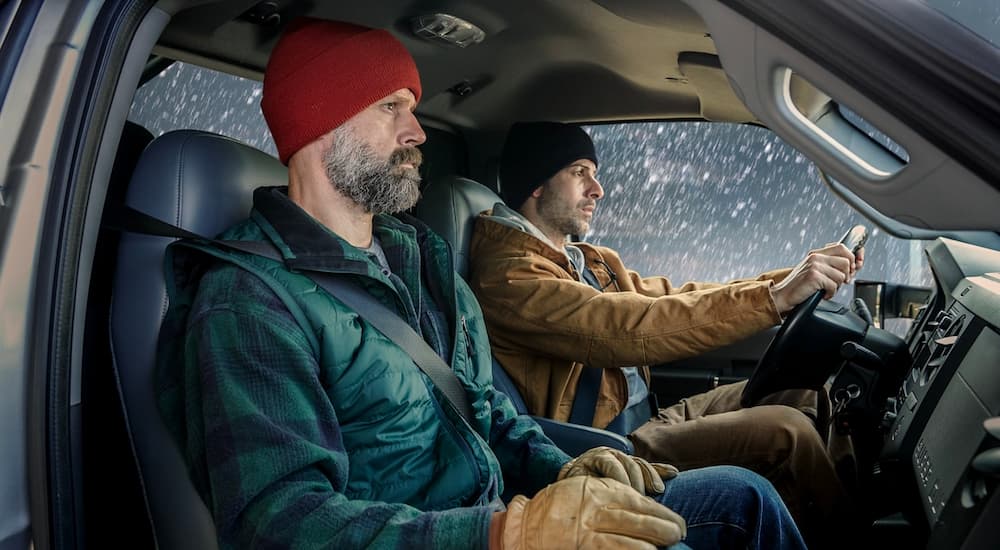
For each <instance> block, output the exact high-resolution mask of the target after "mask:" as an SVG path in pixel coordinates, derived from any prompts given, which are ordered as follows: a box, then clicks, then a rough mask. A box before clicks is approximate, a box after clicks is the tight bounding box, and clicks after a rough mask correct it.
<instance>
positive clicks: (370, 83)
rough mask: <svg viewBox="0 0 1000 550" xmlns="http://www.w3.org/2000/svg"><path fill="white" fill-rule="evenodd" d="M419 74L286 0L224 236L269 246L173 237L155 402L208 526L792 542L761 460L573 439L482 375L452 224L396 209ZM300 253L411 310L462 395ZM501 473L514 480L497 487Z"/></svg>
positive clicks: (366, 540) (352, 537)
mask: <svg viewBox="0 0 1000 550" xmlns="http://www.w3.org/2000/svg"><path fill="white" fill-rule="evenodd" d="M420 94H421V88H420V81H419V78H418V75H417V70H416V66H415V65H414V62H413V59H412V58H411V57H410V55H409V54H408V53H407V51H406V50H405V48H404V47H403V46H402V44H400V43H399V42H398V41H397V40H396V39H395V38H394V37H393V36H392V35H391V34H389V33H388V32H386V31H383V30H374V29H369V28H365V27H360V26H357V25H352V24H348V23H338V22H331V21H322V20H317V19H300V20H297V21H296V22H294V23H293V24H292V25H290V26H289V28H288V29H286V32H285V34H284V35H283V36H282V38H281V39H280V40H279V42H278V43H277V45H276V46H275V48H274V50H273V53H272V55H271V59H270V62H269V63H268V66H267V70H266V72H265V77H264V95H263V100H262V103H261V108H262V110H263V112H264V116H265V118H266V119H267V123H268V125H269V127H270V129H271V133H272V134H273V136H274V141H275V143H276V144H277V147H278V152H279V156H280V159H281V161H282V162H283V163H285V164H287V166H288V187H287V188H284V187H282V188H261V189H257V190H256V191H255V193H254V207H253V211H252V213H251V215H250V218H249V219H248V220H246V221H244V222H242V223H240V224H238V225H237V226H235V227H233V228H232V229H230V230H228V231H226V232H225V233H224V234H223V235H222V236H221V237H220V239H221V240H229V241H233V240H239V241H257V242H260V243H267V244H268V245H269V246H271V247H273V248H274V249H275V250H276V251H277V252H278V253H279V254H280V257H281V260H276V259H271V258H269V257H265V256H263V255H256V254H250V253H246V252H240V251H236V250H232V249H229V248H225V247H223V246H221V245H213V244H210V243H209V244H206V243H193V242H189V241H181V242H179V243H175V244H174V245H172V246H171V248H170V249H169V252H168V266H169V268H168V269H167V277H168V288H170V308H169V310H168V312H167V317H166V319H165V321H164V330H163V332H162V333H161V338H160V352H159V355H158V366H157V385H158V395H159V401H160V402H159V405H160V409H161V412H162V416H163V417H164V419H165V421H166V423H167V425H168V426H169V428H170V429H171V431H172V433H173V434H174V435H175V437H176V439H177V441H178V443H179V444H180V445H181V447H182V450H183V453H184V456H185V458H186V460H187V462H188V465H189V469H190V473H191V476H192V479H193V481H194V483H195V486H196V488H197V489H198V491H199V493H200V494H201V496H202V498H203V499H204V501H205V502H206V504H207V505H208V506H209V508H210V510H211V512H212V515H213V518H214V520H215V523H216V527H217V532H218V537H219V542H220V545H221V546H222V547H223V548H250V547H258V546H259V547H281V548H286V547H296V548H313V547H317V548H318V547H324V548H327V547H332V548H362V547H364V548H368V547H379V548H389V547H391V548H404V547H405V548H411V547H413V548H435V549H437V548H486V547H489V548H504V549H508V550H515V549H540V548H578V547H591V548H597V547H621V548H649V547H652V546H654V545H658V546H669V545H675V544H676V545H677V547H679V548H684V547H685V546H684V545H683V543H679V541H680V540H681V539H682V538H684V537H685V536H686V537H687V542H688V543H690V544H691V545H692V546H698V545H700V546H703V547H705V548H720V547H733V548H736V547H740V548H745V547H748V546H753V547H755V548H801V547H802V543H801V539H800V537H799V535H798V532H797V531H796V528H795V525H794V523H793V522H792V520H791V518H790V517H789V516H788V513H787V510H785V508H784V507H783V505H782V504H781V502H780V500H779V499H778V497H777V495H776V494H775V493H774V491H773V488H771V487H770V486H769V485H768V484H767V482H766V481H764V480H763V479H762V478H760V477H758V476H756V475H755V474H752V473H750V472H748V471H745V470H741V469H737V468H716V469H712V470H704V471H699V472H693V473H690V474H683V475H680V476H676V470H674V469H672V468H671V467H668V466H666V465H662V464H650V463H648V462H646V461H644V460H641V459H635V458H633V457H630V456H627V455H625V454H623V453H619V452H616V451H612V450H610V449H607V448H599V449H593V450H591V451H588V452H586V453H584V454H583V455H581V456H580V457H577V458H575V459H573V460H570V457H568V456H567V455H566V454H565V453H563V452H562V451H561V450H559V449H558V448H557V447H556V446H555V445H553V444H552V442H551V441H550V440H549V439H548V438H546V437H545V435H544V434H543V433H542V431H541V429H540V428H539V427H538V425H537V424H536V423H535V422H534V421H532V420H531V419H530V418H529V417H526V416H518V415H517V414H516V412H515V410H514V408H513V407H512V405H511V403H510V401H509V399H508V398H507V397H506V396H505V395H503V394H501V393H499V392H497V391H496V390H495V389H494V388H493V385H492V379H491V353H490V348H489V344H488V338H487V335H486V330H485V327H484V325H483V320H482V313H481V311H480V310H479V306H478V303H477V302H476V300H475V298H474V297H473V295H472V293H471V291H470V290H469V288H468V287H467V286H466V285H465V284H464V283H463V282H462V280H461V279H460V278H458V277H457V276H456V275H455V273H454V271H453V270H452V268H451V258H450V253H449V250H448V246H447V244H446V243H445V242H444V241H443V240H441V239H440V238H439V237H438V236H436V235H434V234H433V233H431V232H430V231H428V229H427V228H426V227H425V226H424V225H422V224H421V223H420V222H419V221H417V220H416V219H414V218H412V217H409V216H407V215H405V214H396V215H391V214H394V213H398V212H402V211H405V210H407V209H408V208H410V207H411V206H412V205H413V204H414V202H415V201H416V200H417V198H418V184H419V181H420V177H419V175H418V172H417V169H418V167H419V165H420V162H421V155H420V152H419V150H418V149H417V148H416V147H417V146H418V145H420V144H421V143H423V141H424V139H425V136H424V133H423V131H422V129H421V127H420V125H419V123H418V122H417V119H416V118H415V117H414V114H413V111H414V109H415V108H416V105H417V101H419V99H420ZM311 272H312V273H315V272H322V273H330V274H334V275H336V276H337V277H341V278H343V279H344V280H347V281H350V282H351V283H352V284H354V285H356V286H357V287H358V288H359V289H361V290H362V291H363V292H366V293H368V294H370V295H371V296H372V297H373V298H375V299H376V300H378V301H379V302H381V303H382V304H383V305H384V306H386V307H387V308H389V309H390V310H392V311H393V312H394V313H395V314H397V315H398V316H399V317H401V318H402V319H403V320H405V321H406V322H407V323H408V324H409V326H410V327H411V328H412V329H413V330H414V331H415V332H416V333H417V334H419V336H420V337H422V338H423V340H424V341H425V342H426V343H427V344H428V346H429V347H430V348H432V350H433V351H434V352H435V353H436V354H437V355H438V356H440V358H441V359H442V360H443V361H444V362H446V363H448V365H449V366H450V368H451V370H452V371H453V373H454V375H455V376H456V377H457V379H458V383H459V384H460V387H461V389H462V391H464V394H465V396H466V397H467V400H468V404H469V407H468V408H469V409H470V410H469V411H468V412H467V413H465V414H462V413H460V412H459V411H461V410H462V409H463V408H459V407H455V406H454V405H453V404H452V402H451V400H450V398H449V397H446V396H445V394H444V393H443V392H442V391H441V390H440V388H438V387H437V386H436V385H435V383H434V382H432V381H431V379H430V378H429V377H427V376H425V375H424V374H422V373H421V371H420V370H419V369H418V367H417V366H416V365H415V364H414V360H413V359H411V357H410V356H409V355H408V354H407V352H405V351H404V350H403V349H402V348H400V347H399V346H397V345H396V344H395V343H394V342H393V341H392V340H390V339H388V338H387V337H386V336H384V335H383V334H381V333H380V332H379V331H378V330H377V329H375V328H374V327H373V326H371V325H370V324H369V323H368V321H366V320H365V319H364V318H362V317H360V316H359V315H358V314H357V313H356V312H355V311H353V310H352V309H351V308H350V307H348V306H346V305H345V304H344V303H342V302H341V301H339V300H338V299H336V298H334V297H332V296H331V295H329V294H327V293H326V292H325V291H324V290H322V289H320V288H318V287H317V284H316V283H315V282H314V281H313V280H312V279H311V278H310V277H309V276H308V274H309V273H311ZM665 480H666V481H665ZM505 487H507V488H508V489H513V490H516V491H518V492H521V493H523V495H519V496H515V497H514V498H513V499H512V500H511V501H510V502H509V504H507V505H506V506H505V505H504V504H503V502H502V500H501V499H500V495H501V493H503V492H504V489H505ZM645 493H648V494H650V495H654V494H656V495H658V497H657V498H658V501H654V500H653V499H652V498H649V497H647V496H644V494H645ZM524 495H533V496H532V497H531V498H528V497H527V496H524ZM667 506H670V507H673V508H675V509H676V510H677V512H675V511H672V510H671V509H670V508H668V507H667ZM678 512H679V513H680V514H683V516H684V518H683V519H682V517H681V515H678ZM685 519H686V520H687V523H686V524H685Z"/></svg>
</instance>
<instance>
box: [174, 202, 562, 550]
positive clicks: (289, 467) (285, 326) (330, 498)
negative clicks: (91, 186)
mask: <svg viewBox="0 0 1000 550" xmlns="http://www.w3.org/2000/svg"><path fill="white" fill-rule="evenodd" d="M406 221H407V222H408V223H404V222H403V221H401V220H400V219H397V218H394V217H390V216H376V220H375V229H374V231H375V233H376V235H378V237H379V239H380V240H381V243H382V247H383V249H384V251H385V254H386V257H387V259H388V261H389V265H390V267H391V268H392V271H391V272H388V271H383V270H382V269H381V268H380V267H379V265H378V264H377V263H376V262H375V261H373V260H372V259H371V258H369V257H368V255H367V254H365V253H364V252H362V251H361V250H359V249H357V248H355V247H353V246H351V245H349V244H347V243H346V242H345V241H343V240H342V239H340V238H339V237H337V236H336V235H335V234H333V233H332V232H330V231H328V230H327V229H326V228H325V227H323V226H321V225H320V224H318V223H317V222H316V221H315V220H313V219H312V218H311V217H309V216H308V215H307V214H306V213H305V212H304V211H302V210H301V209H299V208H298V206H296V205H295V204H294V203H293V202H292V201H291V200H289V199H288V197H287V195H286V194H285V192H284V190H283V189H281V188H262V189H258V190H257V191H256V192H255V194H254V210H253V212H252V214H251V217H250V219H249V220H247V221H245V222H243V223H242V224H239V225H237V226H236V227H234V228H233V229H231V230H229V231H227V232H226V233H225V234H224V235H223V236H222V237H221V239H226V240H230V239H231V240H268V241H270V242H271V243H273V244H274V245H275V246H276V247H277V248H278V249H279V250H280V251H281V253H282V255H283V256H284V259H285V261H284V264H282V263H280V262H277V261H274V260H270V259H267V258H264V257H261V256H254V255H251V254H246V253H241V252H236V251H232V250H228V249H226V248H224V247H221V246H216V245H212V244H211V243H196V242H191V241H181V242H178V243H175V244H174V245H172V246H171V247H170V248H169V249H168V253H167V259H166V276H167V283H168V293H169V296H170V306H169V309H168V312H167V316H166V319H165V320H164V325H163V329H162V331H161V335H160V346H159V352H158V364H157V391H158V396H159V405H160V410H161V413H162V416H163V417H164V420H165V421H166V423H167V425H168V427H169V429H170V430H171V432H172V433H173V434H174V436H175V438H176V439H177V441H178V443H179V444H180V447H181V450H182V452H183V454H184V456H185V459H186V461H187V463H188V466H189V471H190V474H191V478H192V480H193V481H194V484H195V487H196V488H197V490H198V492H199V494H201V496H202V498H203V499H204V500H205V502H206V503H207V505H208V507H209V509H210V510H211V512H212V514H213V518H214V520H215V523H216V528H217V530H218V536H219V541H220V544H221V546H222V547H223V548H250V547H267V548H269V547H281V548H288V547H295V548H321V547H322V548H368V547H379V548H421V547H422V548H428V549H430V548H478V547H483V548H485V547H486V546H487V538H488V527H489V520H490V517H491V513H492V512H494V511H496V509H497V505H496V503H497V502H498V496H499V494H500V493H501V492H502V491H503V490H504V483H505V481H506V482H507V484H508V486H510V488H513V489H515V490H517V491H519V492H524V493H527V494H533V493H534V492H535V491H537V490H538V489H540V488H541V487H543V486H545V485H546V484H548V483H550V482H552V481H554V479H555V476H556V474H557V472H558V470H559V468H560V467H561V466H562V465H563V464H564V463H565V462H566V461H567V460H568V459H569V457H568V456H567V455H565V454H564V453H563V452H562V451H560V450H559V449H558V448H557V447H556V446H555V445H553V444H552V442H551V441H550V440H548V439H547V438H546V437H545V436H544V434H543V433H542V432H541V429H540V428H539V427H538V426H537V424H535V423H534V421H532V420H531V419H530V418H528V417H525V416H518V415H517V414H516V412H515V411H514V408H513V406H512V405H511V403H510V400H509V399H508V398H507V397H506V396H505V395H503V394H502V393H499V392H497V391H496V390H495V389H494V388H493V385H492V374H491V355H490V349H489V344H488V339H487V335H486V329H485V327H484V324H483V320H482V313H481V311H480V309H479V305H478V303H477V302H476V301H475V298H474V297H473V295H472V292H471V291H470V290H469V288H468V287H467V286H466V285H465V283H464V282H463V281H462V280H461V279H460V278H459V277H458V276H457V275H455V273H454V270H453V268H452V265H451V254H450V251H449V250H448V245H447V243H446V242H445V241H444V240H442V239H441V238H439V237H437V236H436V235H434V234H433V233H432V232H430V231H429V230H427V229H426V227H424V226H422V224H420V223H419V222H418V221H416V220H414V219H412V218H409V219H407V220H406ZM301 270H317V271H327V272H332V273H339V274H343V275H344V276H349V277H353V278H355V279H356V280H357V281H358V282H359V283H360V284H361V285H362V286H363V287H364V288H365V289H366V290H368V292H370V293H371V294H372V295H373V296H375V297H376V298H377V299H379V300H380V301H382V302H383V303H384V304H385V305H387V306H388V307H390V308H392V309H394V310H396V311H397V312H398V313H399V314H400V315H401V316H402V317H403V318H404V319H406V320H407V321H408V322H409V323H410V325H411V326H413V327H414V329H415V330H417V331H418V332H420V333H422V334H423V335H424V337H425V339H426V340H427V341H428V343H430V344H431V345H432V347H434V348H435V349H436V350H437V351H438V353H439V354H440V355H441V356H442V357H444V358H445V359H446V360H447V362H449V363H450V364H451V366H452V369H453V370H454V372H455V374H456V375H457V376H458V378H459V380H460V381H461V382H462V384H463V386H464V387H465V388H466V390H467V392H468V395H469V401H470V403H471V405H472V408H473V414H474V419H473V422H472V424H471V426H470V425H469V424H466V423H465V422H463V421H462V420H461V418H460V417H459V416H458V415H457V414H456V413H454V412H453V409H451V408H449V407H442V402H443V397H442V396H441V394H440V393H439V392H438V390H437V389H436V388H435V387H434V385H433V383H432V382H431V381H430V379H429V378H427V377H426V376H425V375H424V374H423V373H422V372H420V371H419V370H418V368H417V367H416V365H414V364H413V362H412V360H411V359H410V358H409V356H408V355H407V354H406V353H405V352H404V351H402V350H401V349H400V348H398V347H397V346H396V345H395V344H394V343H392V342H391V341H390V340H389V339H387V338H386V337H385V336H383V335H382V334H380V333H379V332H378V331H376V330H375V329H374V328H372V327H371V326H370V325H368V323H367V322H366V321H364V320H363V319H361V318H360V317H359V316H358V315H357V314H356V313H355V312H353V311H351V310H350V309H348V308H347V307H346V306H344V305H343V304H341V303H340V302H338V301H337V300H336V299H334V298H332V297H331V296H329V295H328V294H326V293H325V292H324V291H323V290H321V289H319V288H317V286H316V284H315V283H313V282H312V280H310V279H309V278H307V277H305V276H304V275H302V274H301V273H299V271H301Z"/></svg>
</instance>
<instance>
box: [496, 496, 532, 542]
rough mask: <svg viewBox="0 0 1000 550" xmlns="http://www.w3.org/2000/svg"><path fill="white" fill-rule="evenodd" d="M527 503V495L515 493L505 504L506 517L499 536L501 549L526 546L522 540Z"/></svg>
mask: <svg viewBox="0 0 1000 550" xmlns="http://www.w3.org/2000/svg"><path fill="white" fill-rule="evenodd" d="M527 504H528V497H526V496H524V495H517V496H515V497H514V498H513V499H511V501H510V503H508V504H507V517H506V519H505V520H504V526H503V535H502V538H501V542H502V546H501V548H503V550H524V549H525V548H527V544H526V541H525V540H524V533H525V523H526V521H527V518H526V517H525V513H524V508H525V506H526V505H527Z"/></svg>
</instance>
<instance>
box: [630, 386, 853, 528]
mask: <svg viewBox="0 0 1000 550" xmlns="http://www.w3.org/2000/svg"><path fill="white" fill-rule="evenodd" d="M744 385H745V382H740V383H737V384H727V385H724V386H720V387H718V388H715V389H713V390H711V391H708V392H706V393H702V394H698V395H695V396H692V397H688V398H686V399H683V400H681V401H680V402H679V403H677V404H676V405H673V406H671V407H668V408H665V409H660V411H659V414H658V415H657V417H655V418H653V419H651V420H650V421H649V422H647V423H646V424H644V425H642V426H640V427H639V429H637V430H636V431H634V432H633V433H632V434H631V435H630V436H629V438H630V439H631V440H632V442H633V444H634V445H635V454H636V456H640V457H642V458H645V459H647V460H650V461H656V462H667V463H670V464H673V465H675V466H677V467H678V468H679V469H681V470H689V469H692V468H699V467H703V466H712V465H717V464H731V465H735V466H742V467H744V468H747V469H750V470H753V471H754V472H757V473H758V474H761V475H762V476H764V477H766V478H767V479H769V480H770V481H771V483H773V484H774V487H775V489H777V491H778V494H780V495H781V498H782V500H784V502H785V505H786V506H787V507H788V510H789V512H791V514H792V517H794V518H795V521H796V523H798V525H799V528H800V530H801V531H802V533H803V536H804V537H805V538H806V541H807V542H808V543H810V547H812V548H821V547H825V546H828V545H832V543H833V542H834V541H837V540H838V539H841V538H842V536H843V535H844V534H845V533H844V531H849V530H850V527H852V526H853V521H852V520H851V519H849V518H851V517H852V516H851V512H850V510H849V503H848V499H847V491H846V490H845V486H844V481H846V482H848V483H850V482H851V481H850V480H844V481H842V479H841V477H840V476H841V475H844V474H845V473H846V474H847V475H853V468H852V467H853V453H852V451H851V446H850V440H849V439H848V438H846V437H842V436H841V437H837V436H835V437H832V438H831V437H830V435H829V432H830V429H829V424H830V421H829V420H830V400H829V397H828V396H827V393H826V391H825V390H824V391H819V392H816V391H809V390H790V391H783V392H778V393H775V394H773V395H770V396H768V397H767V398H765V399H764V400H763V401H762V403H761V404H760V405H757V406H755V407H750V408H746V409H744V408H741V407H740V404H739V403H740V395H741V394H742V392H743V386H744ZM828 447H829V448H828ZM838 463H839V465H840V466H841V468H840V472H841V475H838V467H837V465H838Z"/></svg>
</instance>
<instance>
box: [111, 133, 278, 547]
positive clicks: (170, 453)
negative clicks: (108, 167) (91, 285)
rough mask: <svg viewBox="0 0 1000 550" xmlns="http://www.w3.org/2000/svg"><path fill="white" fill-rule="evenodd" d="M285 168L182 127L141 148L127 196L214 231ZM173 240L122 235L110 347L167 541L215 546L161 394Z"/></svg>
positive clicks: (241, 213) (158, 527) (155, 519)
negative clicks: (156, 372) (157, 389)
mask: <svg viewBox="0 0 1000 550" xmlns="http://www.w3.org/2000/svg"><path fill="white" fill-rule="evenodd" d="M286 181H287V176H286V171H285V167H284V166H282V165H281V163H279V162H278V160H277V159H275V158H274V157H271V156H269V155H267V154H265V153H263V152H261V151H258V150H257V149H254V148H252V147H249V146H246V145H243V144H241V143H239V142H237V141H235V140H232V139H229V138H225V137H222V136H219V135H216V134H210V133H206V132H200V131H194V130H181V131H176V132H171V133H167V134H164V135H163V136H160V137H159V138H157V139H156V140H154V141H153V142H152V143H150V145H149V146H148V147H147V148H146V150H145V151H144V152H143V154H142V156H141V157H140V159H139V162H138V165H137V166H136V169H135V172H134V174H133V176H132V180H131V183H130V185H129V189H128V193H127V195H126V204H127V205H128V206H131V207H132V208H135V209H137V210H140V211H142V212H145V213H146V214H149V215H151V216H154V217H156V218H159V219H161V220H163V221H166V222H169V223H171V224H174V225H176V226H179V227H181V228H184V229H187V230H189V231H192V232H195V233H199V234H202V235H216V234H218V233H220V232H221V231H223V230H224V229H226V228H227V227H229V226H231V225H233V224H234V223H236V222H237V221H239V220H241V219H244V218H246V216H247V215H248V214H249V212H250V207H251V204H252V191H253V189H254V188H256V187H260V186H262V185H282V184H284V183H285V182H286ZM171 240H172V239H170V238H165V237H155V236H150V235H142V234H136V233H124V234H123V235H122V238H121V244H120V245H119V250H118V261H117V267H116V273H115V280H114V290H113V297H112V306H111V346H112V353H113V357H114V368H115V371H116V373H117V375H118V379H119V381H120V386H121V392H122V398H123V401H124V405H125V411H126V415H127V422H128V430H129V434H130V437H131V443H132V446H133V450H134V453H135V457H136V460H137V462H138V465H139V475H140V477H141V480H142V485H143V489H144V493H145V499H146V505H147V509H148V512H149V514H150V521H151V523H152V526H153V533H154V536H155V538H156V541H157V544H158V546H159V548H161V549H166V550H172V549H185V550H189V549H201V548H216V547H217V542H216V537H215V527H214V524H213V522H212V518H211V515H210V514H209V511H208V509H207V508H206V507H205V505H204V503H203V502H202V500H201V498H200V497H199V496H198V494H197V493H196V492H195V490H194V486H193V484H192V483H191V481H190V478H189V477H188V473H187V468H186V466H185V464H184V460H183V458H182V457H181V454H180V452H179V449H178V448H177V446H176V445H175V444H174V442H173V440H172V439H171V437H170V434H169V433H168V432H167V430H166V427H165V426H164V424H163V421H162V420H161V419H160V415H159V411H158V409H157V407H156V398H155V395H154V393H153V364H154V358H155V353H156V341H157V335H158V334H159V330H160V323H161V321H162V320H163V315H164V313H165V312H166V306H167V294H166V288H165V286H164V279H163V252H164V249H165V248H166V246H167V244H169V243H170V242H171Z"/></svg>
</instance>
